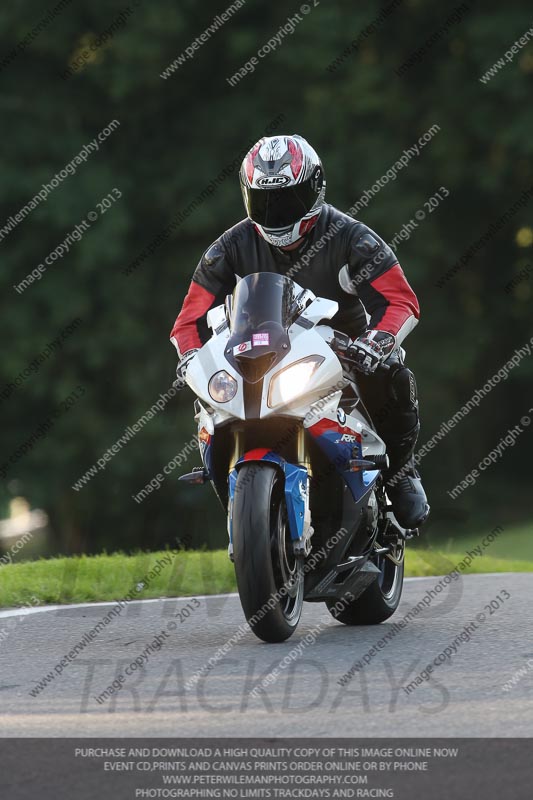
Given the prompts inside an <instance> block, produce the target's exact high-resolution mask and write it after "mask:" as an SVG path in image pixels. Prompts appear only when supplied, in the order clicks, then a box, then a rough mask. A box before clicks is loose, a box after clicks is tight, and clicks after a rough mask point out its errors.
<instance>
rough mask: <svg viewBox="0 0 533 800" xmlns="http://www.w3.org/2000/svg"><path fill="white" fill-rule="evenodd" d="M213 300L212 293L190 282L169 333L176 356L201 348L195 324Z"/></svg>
mask: <svg viewBox="0 0 533 800" xmlns="http://www.w3.org/2000/svg"><path fill="white" fill-rule="evenodd" d="M214 299H215V295H214V294H213V293H212V292H208V291H207V289H204V288H203V286H200V284H199V283H195V282H194V281H191V285H190V286H189V291H188V292H187V296H186V298H185V300H184V301H183V305H182V307H181V311H180V313H179V314H178V318H177V319H176V322H175V323H174V327H173V328H172V331H171V332H170V341H171V342H172V343H173V344H174V345H175V347H176V350H177V351H178V355H180V356H181V355H183V353H186V352H187V350H192V349H194V348H195V347H201V346H202V340H201V339H200V334H199V332H198V325H197V322H198V320H199V319H200V318H201V317H203V316H204V315H205V314H207V312H208V311H209V309H210V308H211V306H212V304H213V300H214Z"/></svg>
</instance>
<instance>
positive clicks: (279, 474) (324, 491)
mask: <svg viewBox="0 0 533 800" xmlns="http://www.w3.org/2000/svg"><path fill="white" fill-rule="evenodd" d="M337 310H338V304H337V303H336V302H335V301H332V300H328V299H326V298H322V297H316V296H315V295H314V294H313V293H312V292H311V291H309V290H308V289H304V288H302V287H301V286H299V285H298V284H297V283H296V282H295V281H293V280H291V279H290V278H287V277H285V276H281V275H277V274H275V273H270V272H264V273H256V274H253V275H249V276H247V277H245V278H242V279H240V280H239V281H238V283H237V286H236V287H235V290H234V292H233V294H232V295H229V296H228V297H227V298H226V302H225V303H224V304H223V305H220V306H218V307H216V308H213V309H211V310H210V311H209V312H208V315H207V324H208V326H209V327H210V329H211V330H212V336H211V338H210V339H209V340H208V341H207V343H206V344H205V345H204V346H203V347H202V348H201V349H200V350H199V351H198V353H197V354H196V356H195V357H194V358H193V359H192V361H191V362H190V365H189V368H188V370H187V377H186V382H187V384H188V385H189V386H190V388H191V389H192V390H193V392H194V393H195V394H196V397H197V399H196V400H195V412H196V413H195V420H196V421H197V423H198V439H199V450H200V454H201V458H202V466H201V467H197V468H195V470H194V471H193V472H191V473H188V474H187V475H183V476H181V478H180V480H184V481H187V482H189V483H192V484H204V483H206V482H211V484H212V486H213V488H214V489H215V492H216V494H217V496H218V498H219V500H220V502H221V504H222V506H223V508H224V509H225V512H226V513H227V525H228V536H229V546H228V555H229V557H230V559H231V560H232V561H233V563H234V566H235V574H236V580H237V587H238V592H239V597H240V601H241V605H242V608H243V611H244V614H245V617H246V619H247V621H248V623H249V625H250V627H251V628H252V630H253V632H254V633H255V635H256V636H257V637H259V638H260V639H262V640H264V641H266V642H281V641H284V640H285V639H287V638H289V637H290V636H291V635H292V634H293V633H294V631H295V629H296V626H297V625H298V621H299V619H300V616H301V613H302V607H303V602H304V600H305V601H307V602H324V603H325V604H326V606H327V608H328V610H329V611H330V613H331V614H332V615H333V616H334V617H335V619H337V620H339V621H340V622H342V623H344V624H346V625H369V624H377V623H380V622H382V621H384V620H386V619H387V618H388V617H390V616H391V615H392V614H393V613H394V611H395V610H396V608H397V606H398V604H399V602H400V596H401V592H402V585H403V575H404V553H405V543H406V540H407V539H408V538H410V537H411V536H412V535H415V534H416V531H409V530H406V529H404V528H402V527H401V526H400V525H399V524H398V522H397V520H396V519H395V517H394V514H393V512H392V509H391V507H390V504H389V502H388V498H387V495H386V491H385V486H384V481H383V477H382V472H383V470H385V469H386V468H387V466H388V457H387V454H386V447H385V444H384V442H383V440H382V439H381V438H380V437H379V436H378V434H377V433H376V431H375V429H374V426H373V424H372V421H371V419H370V416H369V414H368V412H367V411H366V409H365V407H364V405H363V403H362V401H361V398H360V396H359V393H358V390H357V375H356V373H354V372H353V365H352V363H351V362H350V360H349V359H348V358H347V355H346V350H347V347H348V344H349V341H350V340H349V338H348V337H347V336H346V335H345V334H342V333H340V332H338V331H335V330H333V329H332V328H331V326H329V325H327V324H326V323H327V321H328V320H330V319H331V318H332V317H333V316H334V315H335V313H336V312H337Z"/></svg>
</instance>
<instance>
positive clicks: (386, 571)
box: [326, 543, 405, 625]
mask: <svg viewBox="0 0 533 800" xmlns="http://www.w3.org/2000/svg"><path fill="white" fill-rule="evenodd" d="M404 552H405V544H404V543H401V544H399V545H398V546H397V547H396V548H394V552H393V553H392V554H391V555H392V558H390V557H389V556H387V555H376V556H374V558H373V559H372V560H373V562H374V563H375V564H376V566H377V567H378V569H379V570H380V575H379V576H378V577H377V578H376V580H375V581H374V582H373V583H371V584H370V586H369V587H368V589H365V591H364V592H363V594H362V595H361V596H360V597H358V598H357V600H354V601H353V602H352V603H349V604H347V605H345V606H344V608H343V609H342V611H334V610H333V608H334V606H335V601H334V600H332V601H329V600H328V601H327V603H326V605H327V607H328V611H329V613H330V614H331V615H332V616H333V617H335V619H337V620H338V621H339V622H343V623H344V624H345V625H378V624H379V623H380V622H384V621H385V620H386V619H388V618H389V617H391V616H392V615H393V614H394V612H395V611H396V609H397V608H398V606H399V604H400V598H401V596H402V588H403V574H404Z"/></svg>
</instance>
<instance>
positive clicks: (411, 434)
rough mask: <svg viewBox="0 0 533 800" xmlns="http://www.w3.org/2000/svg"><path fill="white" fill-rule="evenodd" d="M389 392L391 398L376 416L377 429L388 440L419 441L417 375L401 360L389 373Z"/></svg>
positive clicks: (387, 388)
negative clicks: (382, 411)
mask: <svg viewBox="0 0 533 800" xmlns="http://www.w3.org/2000/svg"><path fill="white" fill-rule="evenodd" d="M385 374H386V377H387V379H388V380H387V387H386V394H387V397H388V401H387V403H386V405H385V408H384V411H386V413H382V414H380V415H379V417H378V418H376V420H375V422H376V427H377V429H378V433H379V434H380V436H382V437H383V438H384V439H386V440H388V441H389V442H392V441H394V442H398V443H400V442H401V443H402V444H403V442H405V440H410V441H412V442H413V446H414V443H416V438H417V436H418V430H419V428H420V423H419V416H418V391H417V386H416V380H415V376H414V375H413V373H412V372H411V370H410V369H409V368H408V367H406V366H404V365H403V364H402V363H401V362H400V363H398V364H397V366H393V367H392V368H391V370H390V371H389V372H388V373H385Z"/></svg>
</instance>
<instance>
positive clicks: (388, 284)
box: [359, 264, 420, 334]
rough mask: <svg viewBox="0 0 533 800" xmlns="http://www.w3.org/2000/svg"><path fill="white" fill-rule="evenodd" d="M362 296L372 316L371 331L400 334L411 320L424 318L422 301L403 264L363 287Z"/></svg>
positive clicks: (360, 292)
mask: <svg viewBox="0 0 533 800" xmlns="http://www.w3.org/2000/svg"><path fill="white" fill-rule="evenodd" d="M359 295H360V297H361V300H362V301H363V303H364V306H365V308H366V310H367V311H368V313H369V314H370V327H371V328H377V329H378V330H380V331H388V332H389V333H392V334H397V333H398V331H399V330H400V328H401V327H402V326H403V325H404V324H405V323H406V322H407V320H408V319H410V318H411V317H414V318H415V319H416V320H418V319H420V307H419V305H418V300H417V298H416V295H415V293H414V292H413V290H412V289H411V287H410V286H409V284H408V282H407V279H406V277H405V275H404V273H403V270H402V268H401V267H400V265H399V264H395V265H394V266H393V267H391V268H390V269H388V270H387V271H386V272H384V273H383V274H382V275H380V276H379V277H378V278H374V280H373V281H370V283H369V284H367V285H366V286H365V287H364V288H363V287H361V289H360V290H359ZM413 322H414V320H413ZM414 324H416V322H415V323H414Z"/></svg>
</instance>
